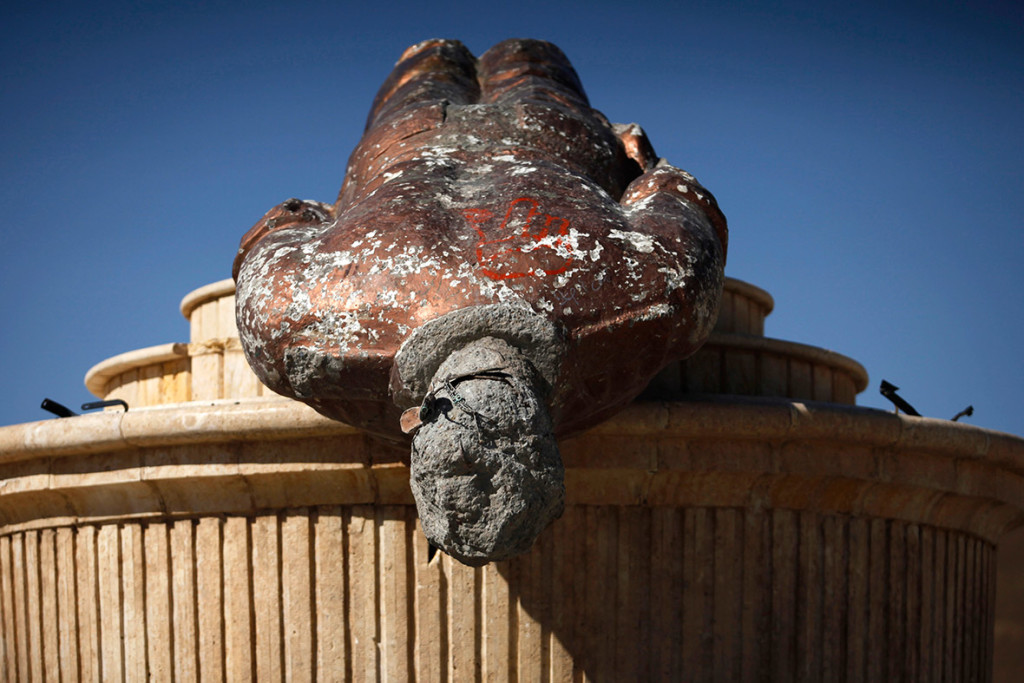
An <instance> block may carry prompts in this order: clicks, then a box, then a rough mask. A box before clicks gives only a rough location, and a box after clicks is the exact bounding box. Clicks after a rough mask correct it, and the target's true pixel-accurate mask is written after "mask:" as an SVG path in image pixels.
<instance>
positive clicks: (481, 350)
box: [411, 337, 565, 565]
mask: <svg viewBox="0 0 1024 683" xmlns="http://www.w3.org/2000/svg"><path fill="white" fill-rule="evenodd" d="M543 393H544V392H543V382H542V380H541V379H540V377H538V376H537V372H536V371H535V370H534V368H533V366H532V364H531V363H530V362H529V361H528V360H526V358H525V357H524V355H523V354H522V353H521V352H520V351H519V350H518V349H516V348H515V347H513V346H511V345H510V344H509V343H508V342H505V341H503V340H501V339H495V338H493V337H485V338H483V339H479V340H477V341H475V342H472V343H470V344H469V345H467V346H466V347H464V348H463V349H461V350H459V351H456V352H455V353H453V354H451V355H450V356H449V357H448V359H447V360H446V361H445V362H444V363H442V365H441V367H440V368H438V370H437V373H436V374H435V375H434V379H433V381H432V382H431V386H430V390H429V392H428V393H427V398H426V400H425V402H424V406H423V408H422V409H421V419H422V420H423V422H422V424H421V425H420V426H419V428H418V429H416V431H415V435H414V437H413V443H412V462H411V472H412V478H411V486H412V492H413V495H414V496H415V498H416V509H417V510H418V512H419V516H420V521H421V522H422V524H423V532H424V534H425V535H426V537H427V539H428V540H429V541H430V542H431V543H432V544H434V545H435V546H437V547H439V548H441V549H443V550H444V551H445V552H447V553H448V554H449V555H451V556H452V557H454V558H456V559H457V560H459V561H461V562H463V563H465V564H469V565H482V564H486V563H487V562H490V561H497V560H503V559H507V558H509V557H512V556H514V555H518V554H519V553H522V552H525V551H527V550H529V549H530V546H532V545H533V541H534V539H536V537H537V536H538V535H539V534H540V532H541V531H543V530H544V529H545V528H546V527H547V525H548V524H550V523H551V522H552V521H554V520H555V519H556V518H558V516H559V515H561V514H562V508H563V506H564V502H565V486H564V484H563V477H564V471H563V469H562V461H561V457H560V456H559V453H558V443H557V442H556V441H555V436H554V433H553V431H552V428H551V419H550V417H549V416H548V413H547V408H546V407H545V405H544V400H543Z"/></svg>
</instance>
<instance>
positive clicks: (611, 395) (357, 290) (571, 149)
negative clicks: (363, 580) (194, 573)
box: [234, 40, 727, 439]
mask: <svg viewBox="0 0 1024 683" xmlns="http://www.w3.org/2000/svg"><path fill="white" fill-rule="evenodd" d="M726 234H727V230H726V224H725V218H724V217H723V216H722V214H721V212H720V211H719V210H718V207H717V205H716V203H715V200H714V198H713V197H712V196H711V195H710V194H709V193H708V192H707V191H706V190H705V189H703V188H702V187H701V186H700V185H699V184H698V183H697V182H696V181H695V180H694V178H693V177H692V176H691V175H689V174H688V173H686V172H685V171H682V170H679V169H677V168H674V167H672V166H670V165H668V164H667V163H666V162H664V161H659V160H658V158H657V156H656V155H655V154H654V151H653V149H652V147H651V145H650V143H649V142H648V141H647V139H646V137H645V136H644V134H643V131H642V130H640V128H639V127H638V126H635V125H632V124H630V125H622V126H612V125H611V124H610V123H609V122H608V121H607V119H606V118H605V117H604V116H603V115H602V114H601V113H600V112H598V111H597V110H595V109H592V108H591V107H590V105H589V103H588V101H587V98H586V95H585V94H584V92H583V89H582V86H581V85H580V83H579V79H578V77H577V75H576V73H575V71H574V70H573V68H572V66H571V65H570V64H569V62H568V60H567V59H566V58H565V56H564V55H563V54H562V53H561V51H560V50H558V48H557V47H555V46H553V45H551V44H549V43H544V42H540V41H531V40H509V41H505V42H503V43H500V44H498V45H496V46H495V47H493V48H491V49H490V50H488V51H487V52H486V53H485V54H484V55H482V56H481V57H480V58H479V60H478V59H477V58H475V57H474V56H473V55H472V54H470V53H469V51H468V50H466V48H465V47H463V46H462V45H461V44H460V43H458V42H455V41H443V40H431V41H427V42H424V43H421V44H419V45H416V46H413V47H411V48H409V49H408V50H407V51H406V52H405V54H403V55H402V58H401V59H400V61H399V63H398V64H397V65H396V67H395V69H394V71H393V72H392V74H391V75H390V76H389V77H388V79H387V80H386V81H385V83H384V85H383V86H382V87H381V89H380V92H379V93H378V95H377V98H376V100H375V101H374V104H373V107H372V110H371V112H370V116H369V119H368V124H367V129H366V131H365V133H364V135H363V138H362V140H361V141H360V143H359V145H358V146H357V148H356V149H355V151H354V152H353V153H352V156H351V159H350V161H349V165H348V169H347V173H346V177H345V181H344V185H343V187H342V189H341V192H340V194H339V197H338V200H337V202H336V203H335V204H334V205H333V206H328V205H325V204H321V203H318V202H312V201H300V200H289V201H287V202H285V203H283V204H281V205H280V206H278V207H276V208H274V209H272V210H271V211H270V212H269V213H268V214H267V215H266V216H265V217H264V218H263V219H262V220H261V221H259V222H258V223H257V224H256V226H254V227H253V229H252V230H251V231H250V232H249V233H248V234H247V235H246V236H245V237H244V238H243V240H242V244H241V248H240V250H239V254H238V257H237V259H236V262H235V269H234V273H235V277H236V281H237V285H238V287H237V321H238V327H239V333H240V337H241V341H242V346H243V349H244V351H245V354H246V356H247V358H248V361H249V363H250V364H251V365H252V367H253V369H254V370H255V372H256V374H257V375H258V376H259V378H260V379H261V380H262V381H263V382H264V383H265V384H267V386H269V387H271V388H272V389H273V390H275V391H277V392H279V393H282V394H285V395H287V396H291V397H294V398H298V399H300V400H302V401H304V402H306V403H307V404H309V405H310V406H312V407H313V408H315V409H316V410H318V411H319V412H321V413H323V414H324V415H327V416H330V417H333V418H336V419H340V420H343V421H345V422H347V423H349V424H352V425H356V426H358V427H360V428H363V429H366V430H368V431H370V432H371V433H374V434H376V435H378V436H383V437H386V438H392V439H404V435H403V434H402V433H401V431H400V428H399V424H400V421H399V417H400V415H401V412H402V408H404V407H408V405H410V402H414V401H415V399H412V398H410V397H411V396H414V395H415V394H416V393H417V390H416V389H415V388H414V387H406V386H404V385H403V384H402V382H401V380H402V378H403V377H404V376H405V374H404V373H399V374H398V382H397V384H396V383H395V382H393V380H394V379H395V376H396V375H395V373H394V369H395V368H394V366H395V356H396V354H397V353H398V350H399V348H400V347H401V346H402V344H403V343H404V342H406V341H407V340H408V339H410V338H411V337H412V335H414V334H415V333H416V330H418V329H420V328H422V327H423V326H424V325H427V324H428V323H430V322H431V321H434V320H436V319H438V318H441V317H442V316H445V315H446V314H451V313H452V312H456V311H462V310H466V309H471V308H474V307H488V306H491V307H493V306H498V305H510V306H513V307H515V308H519V309H523V310H528V311H530V312H531V313H532V314H533V315H536V316H540V317H543V318H544V319H546V320H547V321H548V322H549V323H550V325H551V326H553V327H554V328H555V329H556V330H557V331H558V332H557V334H556V335H555V336H556V337H557V338H558V340H559V348H558V349H557V352H558V353H557V355H559V356H560V362H558V363H557V366H558V373H557V376H556V377H554V378H552V379H549V380H548V381H549V382H550V383H551V392H550V393H549V394H548V395H547V402H548V409H549V411H550V415H551V419H552V423H553V425H554V429H555V432H556V433H557V434H559V435H562V436H564V435H567V434H571V433H575V432H578V431H580V430H582V429H585V428H587V427H589V426H591V425H593V424H595V423H597V422H598V421H600V420H602V419H604V418H606V417H607V416H609V415H611V414H612V413H614V412H615V411H617V410H619V409H620V408H621V407H623V406H624V405H626V404H627V403H628V402H629V401H630V400H631V399H632V398H633V397H635V396H636V395H637V393H639V392H640V391H641V390H642V389H643V387H644V385H645V384H646V383H647V381H648V380H649V379H650V378H651V377H652V376H653V375H654V374H655V373H657V372H658V370H660V369H661V368H662V367H664V366H665V365H666V364H667V363H669V362H671V361H673V360H678V359H680V358H683V357H686V356H688V355H689V354H691V353H692V352H693V351H695V350H696V349H697V348H699V347H700V345H701V344H702V343H703V341H704V340H705V339H706V337H707V335H708V333H709V332H710V331H711V327H712V325H713V323H714V320H715V314H716V308H717V306H718V301H719V297H720V294H721V289H722V281H723V272H722V269H723V265H724V261H725V251H726ZM491 310H495V311H499V310H502V311H504V310H507V309H504V308H502V309H498V308H495V309H491ZM486 328H487V326H486V325H484V326H482V327H481V334H488V333H492V332H491V331H490V330H488V329H486ZM499 336H500V335H499ZM538 368H539V369H541V370H542V371H546V369H545V368H541V367H540V365H538ZM413 375H415V376H424V375H425V376H426V377H429V376H430V375H429V374H425V373H423V372H419V373H413ZM389 385H390V386H389Z"/></svg>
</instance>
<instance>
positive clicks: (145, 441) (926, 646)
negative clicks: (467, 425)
mask: <svg viewBox="0 0 1024 683" xmlns="http://www.w3.org/2000/svg"><path fill="white" fill-rule="evenodd" d="M220 287H221V290H223V291H221V290H217V289H216V288H215V287H214V288H213V289H211V288H204V289H205V290H207V294H209V292H211V291H212V292H214V293H215V295H213V296H209V297H208V298H207V299H206V300H203V301H199V302H198V303H196V301H195V298H196V297H194V298H193V299H192V300H191V303H196V305H194V306H192V308H191V309H189V312H190V313H191V314H192V316H193V317H192V319H193V324H194V327H193V330H195V329H196V328H195V319H196V311H199V310H200V309H201V308H202V306H204V305H206V306H210V307H212V308H213V309H215V310H216V309H218V307H219V306H220V304H219V301H220V300H223V299H225V298H229V297H230V290H229V289H224V287H223V286H220ZM732 287H733V289H732V290H731V291H733V292H735V290H736V289H742V288H743V287H742V286H741V285H735V284H733V285H732ZM746 287H749V286H746ZM753 289H756V288H753ZM753 289H752V290H751V292H752V294H754V295H756V294H757V292H759V291H760V290H757V291H753ZM217 292H219V293H217ZM204 296H206V295H204ZM765 296H767V295H765ZM199 298H201V297H199ZM748 298H750V297H748ZM186 301H187V302H189V301H190V300H188V299H187V300H186ZM767 301H768V305H767V306H766V307H765V312H767V310H770V308H771V306H770V297H769V298H768V299H767ZM736 309H737V307H736V306H732V308H731V309H730V305H729V304H727V305H726V307H725V309H724V310H723V316H724V317H723V320H726V321H727V322H728V317H729V316H730V315H731V313H730V310H731V311H732V312H735V310H736ZM747 309H748V311H749V301H748V306H747ZM761 318H762V319H763V315H762V316H761ZM210 319H211V321H214V322H211V323H210V325H211V327H209V328H203V327H200V332H199V333H198V334H195V335H194V336H193V339H192V341H190V342H189V343H188V344H180V345H168V347H157V348H156V350H144V351H142V352H135V354H134V355H132V354H126V355H125V356H121V357H118V358H115V359H112V360H111V361H107V362H105V363H103V364H101V365H100V366H97V368H94V369H93V371H91V372H90V376H89V378H90V379H89V381H90V386H91V387H93V388H94V389H96V388H97V387H98V388H99V393H100V394H101V395H106V396H115V395H116V396H120V397H124V398H126V400H128V401H129V403H131V404H132V407H131V409H130V410H129V411H128V412H127V413H122V412H120V411H119V410H111V411H107V412H104V413H100V414H91V415H85V416H81V417H76V418H70V419H63V420H49V421H47V422H40V423H30V424H24V425H15V426H13V427H6V428H3V429H0V648H3V651H4V654H5V656H4V657H2V658H0V662H2V666H3V667H4V668H3V669H2V670H0V678H3V677H6V679H7V680H29V679H31V680H55V679H57V677H58V676H63V677H65V678H76V677H80V678H82V679H86V680H120V679H125V680H145V679H146V678H147V676H149V677H151V678H152V679H153V680H169V679H170V678H171V677H172V676H173V677H174V678H175V679H176V680H192V679H195V678H202V679H204V680H205V679H224V678H226V679H227V680H247V679H249V680H261V681H265V680H283V679H288V680H311V679H319V680H343V679H351V680H375V679H377V678H378V677H379V678H380V679H381V680H391V681H406V680H513V679H514V680H765V681H767V680H807V679H812V680H823V681H832V680H903V679H906V680H915V679H928V680H986V679H987V678H989V677H991V663H992V648H993V618H994V617H993V615H994V609H995V596H994V587H995V549H996V544H997V543H998V541H999V539H1000V537H1001V535H1002V534H1003V533H1004V532H1005V531H1007V530H1008V529H1010V528H1012V527H1013V526H1015V525H1017V524H1019V523H1020V522H1021V521H1022V519H1024V513H1022V511H1021V505H1022V503H1024V476H1022V475H1024V440H1021V439H1018V438H1016V437H1012V436H1009V435H1004V434H997V433H994V432H989V431H986V430H981V429H977V428H974V427H971V426H968V425H963V424H959V423H951V422H947V421H943V420H931V419H926V418H909V417H903V416H896V415H893V414H889V413H883V412H879V411H874V410H867V409H862V408H857V407H855V406H852V405H844V404H843V403H842V399H843V398H845V397H849V399H850V402H851V403H852V395H851V394H850V391H854V392H855V391H856V390H859V389H862V388H863V384H864V383H865V381H866V378H865V377H864V375H863V370H862V369H860V368H859V366H858V365H856V363H854V362H853V361H849V359H844V358H843V357H841V356H838V355H836V354H829V353H828V352H824V351H820V350H813V349H811V350H808V349H810V347H803V346H802V345H791V346H787V344H789V343H787V342H777V341H774V340H766V341H764V342H757V341H756V340H757V337H756V333H757V330H754V331H750V330H749V329H748V330H746V331H743V330H741V331H737V330H736V328H735V326H734V327H733V330H731V331H730V330H727V329H720V330H719V334H718V335H716V339H718V341H719V344H718V346H717V347H714V348H709V349H705V351H702V352H701V353H705V352H707V353H713V354H716V355H717V356H716V357H717V358H718V363H719V365H718V367H719V370H718V373H717V375H715V373H713V372H706V373H704V374H703V375H700V374H699V373H697V371H695V370H694V367H698V368H699V367H700V365H699V364H698V365H697V366H694V365H685V364H684V365H680V366H678V367H675V368H669V369H668V370H667V371H666V373H664V374H663V375H662V376H661V377H659V379H658V381H657V382H655V383H654V384H653V385H652V388H651V390H650V392H649V396H648V400H646V401H642V402H638V403H635V404H634V405H633V406H631V407H630V408H629V409H627V410H626V411H625V412H624V413H622V414H620V415H619V416H617V417H615V418H614V419H612V420H610V421H608V422H607V423H605V424H603V425H601V426H599V427H597V428H595V429H593V430H591V431H590V432H588V433H586V434H583V435H581V436H579V437H576V438H573V439H569V440H566V441H564V442H563V443H562V445H561V446H562V453H563V459H564V462H565V466H566V490H567V508H566V512H565V514H564V516H563V517H562V518H561V519H560V520H559V521H557V522H555V523H554V524H553V525H552V526H551V527H550V528H549V529H548V530H547V531H546V532H545V533H544V534H542V536H541V537H540V539H539V541H538V543H537V545H536V546H535V548H534V549H533V551H532V552H530V553H528V554H526V555H524V556H521V557H519V558H516V559H515V560H513V561H510V562H503V563H498V564H492V565H488V566H486V567H483V568H477V569H473V568H468V567H465V566H462V565H460V564H458V563H456V562H453V561H451V560H450V559H449V558H447V557H445V556H443V555H438V556H437V557H435V558H434V560H433V561H432V562H428V560H427V545H426V541H425V539H424V538H423V536H422V534H421V533H420V531H419V529H418V528H417V520H416V514H415V508H414V507H413V504H412V498H411V495H410V492H409V488H408V468H407V465H406V462H405V459H406V457H407V455H406V453H405V452H404V451H402V450H395V449H391V448H389V447H385V446H382V445H380V444H378V443H376V442H374V441H371V440H369V439H368V438H366V437H365V436H363V435H362V434H361V433H359V432H357V431H356V430H354V429H352V428H350V427H347V426H346V425H343V424H340V423H336V422H332V421H329V420H327V419H325V418H322V417H320V416H318V415H316V414H315V413H313V412H312V411H311V410H309V409H308V408H306V407H305V406H302V405H300V404H297V403H294V402H291V401H287V400H284V399H280V398H277V397H271V396H259V395H258V393H259V389H258V388H256V387H252V385H249V384H245V381H246V380H244V379H238V378H239V377H240V376H242V375H244V366H242V367H241V368H240V367H238V366H234V365H232V363H233V362H234V361H235V360H236V359H234V358H232V357H231V354H233V353H237V346H234V345H233V342H231V336H230V329H225V330H220V328H219V327H217V325H218V324H220V323H217V322H216V321H217V320H220V318H219V317H214V316H212V315H211V318H210ZM748 319H749V317H748ZM725 324H726V323H723V326H724V325H725ZM730 324H733V325H735V321H734V322H733V323H730ZM203 329H213V330H217V331H216V332H213V333H210V334H209V336H206V337H204V334H207V333H206V332H203V331H202V330H203ZM211 339H212V340H220V341H217V342H216V343H213V342H211V341H210V340H211ZM787 349H788V351H792V352H793V353H792V354H790V355H787ZM168 354H171V355H170V356H168ZM736 354H738V355H736ZM744 354H746V355H744ZM751 354H752V355H753V359H754V360H753V361H752V362H751V361H749V360H739V361H737V360H736V359H737V358H749V357H750V355H751ZM772 358H775V359H776V360H772ZM778 358H781V359H782V360H781V361H779V360H777V359H778ZM198 359H202V360H198ZM696 361H697V359H694V360H691V361H689V362H688V363H689V364H693V363H695V362H696ZM243 362H244V361H243ZM805 363H806V364H808V366H809V370H807V371H806V372H805V370H804V367H805V366H804V365H803V364H805ZM157 367H159V368H161V371H160V372H157V371H156V370H154V369H152V368H157ZM734 367H738V368H745V369H744V370H736V371H733V370H728V369H724V368H734ZM751 367H752V368H753V371H752V373H747V370H749V369H750V368H751ZM232 368H234V369H232ZM780 368H784V370H782V369H780ZM232 373H235V374H234V375H232ZM695 373H697V374H695ZM735 373H739V374H741V375H743V377H741V378H739V379H737V377H736V375H735ZM695 376H702V377H704V378H706V381H709V382H710V381H711V380H710V379H707V378H712V379H713V378H714V377H717V378H718V381H719V382H720V385H719V386H722V383H724V384H729V383H732V384H731V385H730V386H732V387H733V388H734V389H736V388H737V387H739V388H742V387H749V388H750V391H749V392H747V393H748V394H756V393H758V391H763V392H764V393H769V394H770V393H774V395H770V396H754V395H748V396H742V395H738V394H741V393H743V392H741V391H739V390H738V389H736V390H735V391H734V392H733V395H730V396H717V397H716V396H714V395H711V394H710V393H705V394H704V395H700V396H698V395H695V394H693V393H689V394H687V393H685V392H684V391H683V389H684V388H687V387H689V388H690V389H691V390H693V387H692V385H690V384H689V383H690V382H694V381H696V380H693V379H692V378H693V377H695ZM826 376H827V377H828V379H827V380H826V379H825V377H826ZM211 377H214V378H216V379H211ZM232 377H234V378H235V379H231V378H232ZM744 377H745V379H744ZM804 377H810V378H812V379H811V380H810V381H809V382H805V381H804V380H803V379H801V378H804ZM766 378H767V379H766ZM771 378H774V379H771ZM701 381H705V380H701ZM237 386H249V387H250V388H251V389H252V391H253V392H255V394H256V395H252V394H250V395H249V396H247V397H246V396H240V395H237V394H236V395H234V396H232V395H230V394H231V392H232V391H233V388H234V387H237ZM708 386H709V385H705V390H707V391H710V390H709V389H708ZM825 386H828V387H830V388H829V392H830V393H829V400H830V401H831V402H828V403H825V402H814V401H812V400H811V399H813V398H814V396H815V395H821V394H816V393H815V392H823V391H824V389H823V388H822V387H825ZM844 386H846V387H852V389H849V388H842V389H840V390H837V389H836V387H844ZM203 387H206V388H205V389H204V388H203ZM759 387H760V389H758V388H759ZM766 387H767V388H769V389H770V388H774V390H773V391H768V390H767V389H766ZM207 391H209V392H211V393H212V392H214V391H216V392H219V396H217V395H210V394H206V393H202V392H207ZM118 392H120V393H118ZM806 392H810V394H809V395H802V394H806ZM199 394H201V395H202V398H200V396H199ZM669 398H674V400H668V399H669ZM169 399H170V400H169ZM174 399H177V401H178V402H174ZM655 399H656V400H655ZM147 404H148V405H147Z"/></svg>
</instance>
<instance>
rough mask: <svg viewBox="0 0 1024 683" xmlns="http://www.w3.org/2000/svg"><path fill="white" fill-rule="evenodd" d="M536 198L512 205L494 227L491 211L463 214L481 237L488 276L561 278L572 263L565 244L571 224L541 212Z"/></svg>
mask: <svg viewBox="0 0 1024 683" xmlns="http://www.w3.org/2000/svg"><path fill="white" fill-rule="evenodd" d="M537 206H538V202H537V200H536V199H531V198H530V197H520V198H518V199H514V200H512V201H511V202H509V205H508V210H507V211H506V212H505V218H504V219H503V220H502V222H501V224H500V225H498V226H495V225H494V221H493V220H492V219H493V218H494V212H492V211H490V210H489V209H466V210H464V211H463V212H462V215H463V216H465V217H466V220H467V221H469V224H470V225H472V226H473V229H474V230H476V231H477V233H478V234H479V235H480V241H479V242H478V243H477V245H476V259H477V261H478V262H479V263H480V268H481V270H482V271H483V273H484V275H486V276H487V277H489V278H492V279H495V280H509V279H512V278H517V277H525V276H527V275H542V274H543V275H557V274H558V273H561V272H564V271H565V270H566V269H567V268H568V267H569V266H570V265H571V264H572V256H570V255H569V253H570V252H569V250H568V248H567V246H566V245H564V244H563V238H564V237H565V236H566V235H568V234H569V221H568V220H566V219H565V218H559V217H558V216H552V215H551V214H546V213H543V212H541V211H540V210H539V209H538V208H537Z"/></svg>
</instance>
